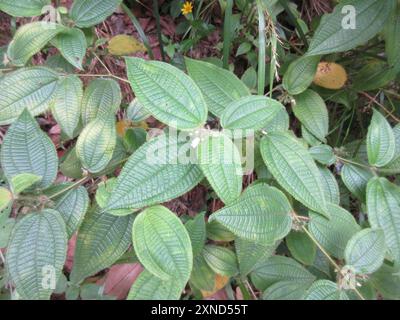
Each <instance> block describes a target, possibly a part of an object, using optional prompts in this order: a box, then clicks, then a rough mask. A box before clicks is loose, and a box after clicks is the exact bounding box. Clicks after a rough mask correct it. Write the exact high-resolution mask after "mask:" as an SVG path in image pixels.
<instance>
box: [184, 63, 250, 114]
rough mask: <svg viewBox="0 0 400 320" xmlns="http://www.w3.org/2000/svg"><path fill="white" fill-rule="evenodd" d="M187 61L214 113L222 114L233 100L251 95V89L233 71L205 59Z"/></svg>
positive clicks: (193, 77)
mask: <svg viewBox="0 0 400 320" xmlns="http://www.w3.org/2000/svg"><path fill="white" fill-rule="evenodd" d="M185 63H186V67H187V70H188V73H189V76H190V77H191V78H192V79H193V80H194V81H195V83H196V84H197V85H198V86H199V88H200V90H201V91H202V93H203V95H204V97H205V99H206V102H207V105H208V108H209V110H210V112H212V113H213V114H214V115H216V116H221V115H222V113H223V111H224V110H225V108H226V107H227V106H228V105H229V104H230V103H231V102H234V101H236V100H239V99H240V98H242V97H246V96H250V91H249V89H248V88H247V87H246V86H245V84H244V83H243V82H242V81H240V80H239V79H238V78H237V77H236V76H235V75H234V74H233V73H232V72H230V71H228V70H225V69H222V68H220V67H217V66H216V65H214V64H211V63H208V62H205V61H199V60H193V59H189V58H185Z"/></svg>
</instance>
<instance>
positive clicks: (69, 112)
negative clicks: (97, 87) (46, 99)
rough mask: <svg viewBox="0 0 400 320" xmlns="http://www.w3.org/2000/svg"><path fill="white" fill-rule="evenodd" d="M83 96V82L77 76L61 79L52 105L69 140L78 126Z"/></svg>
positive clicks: (56, 117) (55, 115) (54, 113)
mask: <svg viewBox="0 0 400 320" xmlns="http://www.w3.org/2000/svg"><path fill="white" fill-rule="evenodd" d="M82 96H83V88H82V81H81V80H80V79H79V78H78V77H77V76H75V75H70V76H66V77H64V78H61V79H60V81H59V82H58V87H57V91H56V94H55V98H54V101H53V104H52V112H53V116H54V118H55V119H56V120H57V122H58V123H59V125H60V127H61V129H62V130H63V131H64V132H65V134H66V135H67V136H68V137H69V138H71V139H72V138H73V137H74V132H75V129H76V127H77V126H78V123H79V119H80V113H81V102H82Z"/></svg>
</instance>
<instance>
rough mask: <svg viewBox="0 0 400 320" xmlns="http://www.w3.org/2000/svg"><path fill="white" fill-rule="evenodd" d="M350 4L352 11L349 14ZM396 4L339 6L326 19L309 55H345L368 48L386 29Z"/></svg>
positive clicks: (363, 1)
mask: <svg viewBox="0 0 400 320" xmlns="http://www.w3.org/2000/svg"><path fill="white" fill-rule="evenodd" d="M349 4H350V5H351V6H352V9H347V10H346V7H345V6H347V5H349ZM395 4H396V1H395V0H388V1H380V0H355V1H351V2H350V1H344V2H341V3H339V4H338V5H337V6H336V7H335V9H334V11H333V13H331V14H327V15H324V16H323V18H322V20H321V22H320V24H319V27H318V29H317V30H316V31H315V34H314V37H313V39H312V41H311V43H310V47H309V49H308V52H307V55H308V56H313V55H321V54H328V53H334V52H343V51H347V50H350V49H353V48H355V47H357V46H359V45H361V44H364V43H365V42H367V41H368V40H370V39H371V38H373V37H374V36H375V35H376V34H377V33H378V32H379V31H380V30H381V29H382V28H383V26H384V24H385V22H386V20H387V19H388V18H389V15H390V13H391V12H392V11H393V10H394V6H395ZM349 10H350V11H349Z"/></svg>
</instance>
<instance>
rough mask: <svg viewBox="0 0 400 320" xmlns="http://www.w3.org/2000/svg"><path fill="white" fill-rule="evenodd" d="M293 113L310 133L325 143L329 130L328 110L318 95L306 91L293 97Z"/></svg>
mask: <svg viewBox="0 0 400 320" xmlns="http://www.w3.org/2000/svg"><path fill="white" fill-rule="evenodd" d="M293 112H294V115H295V116H296V118H297V119H299V120H300V122H301V123H302V125H304V126H305V127H306V129H307V130H308V131H309V132H310V133H312V134H313V135H314V136H315V137H317V138H318V139H319V140H320V141H325V137H326V136H327V135H328V130H329V116H328V109H327V108H326V105H325V102H324V100H323V99H322V98H321V97H320V96H319V94H318V93H316V92H315V91H312V90H306V91H304V92H303V93H301V94H299V95H297V96H295V97H294V103H293Z"/></svg>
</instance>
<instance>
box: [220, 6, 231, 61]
mask: <svg viewBox="0 0 400 320" xmlns="http://www.w3.org/2000/svg"><path fill="white" fill-rule="evenodd" d="M232 8H233V0H227V2H226V8H225V17H224V45H223V48H222V54H223V57H222V65H223V67H224V68H225V69H228V68H229V52H230V48H231V43H232V32H231V27H232Z"/></svg>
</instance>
